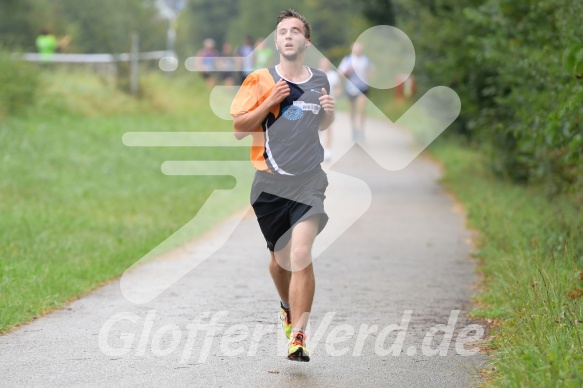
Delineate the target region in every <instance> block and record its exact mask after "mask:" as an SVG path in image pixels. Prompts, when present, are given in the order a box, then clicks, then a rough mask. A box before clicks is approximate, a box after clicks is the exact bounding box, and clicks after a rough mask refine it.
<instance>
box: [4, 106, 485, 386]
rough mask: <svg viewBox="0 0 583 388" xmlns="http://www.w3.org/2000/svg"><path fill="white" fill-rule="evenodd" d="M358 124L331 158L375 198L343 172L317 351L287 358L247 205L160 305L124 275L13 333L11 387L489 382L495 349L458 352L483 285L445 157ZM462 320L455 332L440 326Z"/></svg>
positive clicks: (322, 278) (338, 137) (168, 265)
mask: <svg viewBox="0 0 583 388" xmlns="http://www.w3.org/2000/svg"><path fill="white" fill-rule="evenodd" d="M347 121H348V120H347V117H346V116H345V115H343V114H339V116H338V118H337V121H336V123H335V127H334V131H335V132H334V135H335V147H334V153H335V159H333V161H332V162H331V163H327V164H326V167H327V168H330V167H332V170H333V171H335V172H336V173H342V174H347V175H350V176H352V177H355V178H358V179H359V180H361V181H364V182H366V184H367V185H368V186H369V187H370V195H371V204H370V207H369V208H368V209H367V210H366V212H364V214H363V215H362V216H360V217H359V218H357V219H354V216H353V215H351V213H353V211H352V210H353V209H354V208H356V207H354V206H352V205H351V204H350V200H351V199H350V198H351V187H350V186H346V185H345V186H341V187H340V188H336V189H334V188H333V187H332V180H331V187H330V190H329V191H328V193H327V195H328V198H327V200H326V201H327V202H326V206H327V208H330V209H340V212H338V211H335V212H334V213H335V214H331V220H330V223H331V224H330V225H332V223H333V222H335V218H333V217H334V216H335V217H336V220H340V219H341V218H342V217H345V218H346V219H348V218H349V220H348V221H350V222H349V223H350V226H349V227H348V229H347V230H346V231H345V232H344V233H343V234H342V235H340V236H336V237H337V238H335V240H334V241H333V243H332V244H331V245H330V246H329V247H328V248H327V249H326V250H324V251H323V253H322V254H321V255H320V256H319V257H318V258H317V259H316V260H315V262H314V265H315V272H316V282H317V285H316V297H315V301H314V306H313V313H312V320H311V327H310V331H309V338H308V347H309V349H310V350H311V355H312V361H311V362H309V363H298V362H292V361H288V360H287V359H285V356H284V354H285V350H286V345H285V339H284V338H283V335H282V334H281V331H280V330H279V326H278V325H279V311H278V309H279V306H278V303H279V301H278V298H277V294H276V291H275V288H274V286H273V284H272V282H271V278H270V276H269V273H268V269H267V263H268V253H267V251H266V249H265V246H264V242H263V240H262V237H261V234H260V231H259V228H258V226H257V223H256V221H255V219H254V216H253V214H252V213H251V212H244V213H242V214H240V215H238V216H239V219H240V218H241V217H240V216H244V219H243V221H242V222H241V223H240V224H239V225H238V226H237V228H236V229H235V232H234V233H233V235H232V236H231V238H230V239H229V240H228V242H227V244H225V245H224V246H223V247H222V248H221V249H220V250H219V251H217V252H216V253H215V254H214V255H213V256H212V257H210V258H209V259H208V260H206V261H204V262H203V263H202V264H200V265H199V266H198V267H196V268H195V270H193V271H191V272H190V273H188V274H187V275H186V276H184V277H183V278H182V279H181V280H180V281H178V282H177V283H175V284H174V285H173V286H172V287H171V288H170V289H168V290H167V291H165V292H164V293H162V294H161V295H160V296H159V297H158V298H156V299H154V300H153V301H152V302H150V303H147V304H142V305H136V304H133V303H131V302H129V301H128V300H127V299H126V298H124V296H123V294H122V292H121V291H120V282H119V280H118V281H114V282H112V283H110V284H108V285H106V286H104V287H102V288H100V289H98V290H96V291H95V292H92V293H90V294H89V295H87V296H85V297H83V298H82V299H80V300H77V301H75V302H74V303H71V304H70V305H69V306H68V307H67V308H65V309H63V310H61V311H57V312H55V313H53V314H50V315H48V316H45V317H43V318H40V319H37V320H35V321H34V322H32V323H30V324H27V325H24V326H22V327H20V328H19V329H17V330H15V331H13V332H11V333H8V334H6V335H4V336H1V337H0V376H1V378H0V386H7V387H12V386H14V387H16V386H58V387H69V386H89V387H91V386H152V387H153V386H213V387H214V386H222V387H232V386H265V387H272V386H278V387H287V386H289V387H299V386H307V387H380V386H382V387H425V386H431V387H468V386H474V385H476V384H479V383H480V381H481V380H480V373H479V370H480V368H483V367H484V366H485V362H486V361H487V360H486V357H485V356H484V355H482V354H480V353H472V355H462V354H460V353H462V351H460V349H462V348H463V347H464V345H463V343H462V342H461V340H460V338H462V336H463V335H464V330H465V332H466V333H465V334H467V335H468V336H471V335H473V334H475V331H469V332H468V330H469V329H470V328H471V327H470V328H468V325H470V324H472V323H473V322H470V321H469V320H468V318H467V316H466V314H467V312H468V310H469V309H470V308H471V306H470V298H471V295H472V293H473V286H474V284H475V282H476V281H477V275H476V274H475V272H474V271H475V263H474V261H473V260H472V259H471V258H470V256H469V252H470V250H471V245H470V244H469V241H470V237H471V236H470V233H469V232H468V231H467V230H466V229H465V228H464V217H463V214H460V212H456V211H455V204H454V203H453V201H452V200H451V199H450V197H448V195H447V194H446V193H445V192H444V190H443V188H442V187H441V186H440V185H439V184H438V183H437V180H438V179H439V176H440V171H439V168H438V167H437V166H436V165H435V164H434V163H433V162H431V161H430V160H429V159H427V158H424V157H420V158H417V159H415V160H414V161H413V162H412V163H411V164H410V165H409V166H408V167H407V168H405V169H403V170H401V171H397V172H390V171H386V170H384V169H382V168H381V167H380V166H379V165H378V164H377V163H376V162H375V160H373V159H372V158H371V157H370V156H369V155H368V154H367V153H366V152H365V151H364V150H363V149H362V148H361V147H360V146H359V145H353V144H352V142H351V139H350V137H351V136H350V133H349V132H350V131H349V129H348V126H347ZM367 131H368V134H367V139H366V140H365V142H368V144H371V145H374V146H382V147H385V148H386V152H387V153H391V154H393V155H394V154H397V153H399V152H401V153H407V152H408V151H407V150H408V142H409V140H408V137H407V136H405V135H404V134H403V133H402V132H400V131H399V130H396V129H395V128H390V127H387V125H386V124H383V123H381V122H380V121H375V120H370V121H369V122H368V126H367ZM332 174H333V173H330V174H329V176H332ZM359 187H360V188H362V185H361V186H359ZM365 187H366V186H365ZM343 209H344V211H343ZM237 219H238V218H237V216H236V217H234V218H232V219H230V220H228V221H226V223H225V224H223V226H218V227H217V228H215V230H214V231H212V232H209V234H207V235H206V236H205V237H203V238H201V239H200V240H198V242H196V243H195V245H197V244H198V245H200V244H203V245H204V244H207V243H209V241H212V239H213V238H215V237H216V236H217V234H220V233H221V230H222V229H221V228H223V227H224V225H227V224H229V223H230V222H236V221H237ZM346 219H345V221H346ZM170 256H172V255H170ZM187 260H188V255H184V254H182V255H176V257H170V258H165V259H161V260H155V261H153V262H151V263H149V264H146V265H145V266H143V267H141V268H140V269H138V270H137V271H135V272H133V273H132V275H131V276H134V277H135V278H134V279H138V280H141V279H144V282H145V283H146V284H147V283H148V277H151V276H156V273H158V272H163V270H168V269H170V270H173V269H174V268H176V270H180V268H183V267H181V266H183V265H184V262H185V261H187ZM456 311H459V315H458V317H457V320H455V315H456ZM452 314H453V315H452ZM408 317H410V318H408ZM450 319H452V324H451V325H450V328H451V329H452V330H453V333H450V334H451V340H450V341H448V334H447V333H446V334H444V331H438V330H437V329H438V328H439V327H435V325H439V324H441V325H444V326H445V325H446V324H447V323H448V321H449V320H450ZM391 325H392V326H391ZM405 327H406V331H405V330H404V328H405ZM432 328H433V329H432ZM442 328H443V327H442ZM391 329H394V330H392V331H391ZM446 329H447V330H449V329H448V328H446ZM434 332H435V335H434V336H433V339H432V336H431V334H432V333H434ZM444 339H445V341H444V342H441V341H443V340H444ZM424 340H425V341H426V343H425V346H423V342H424ZM400 341H401V342H400ZM456 341H457V342H456ZM400 343H401V346H399V344H400ZM456 343H457V345H458V348H457V350H456ZM440 344H441V345H442V347H441V348H440V347H439V345H440ZM465 348H467V349H472V348H473V346H472V344H467V345H466V346H465ZM432 349H434V350H435V351H441V354H440V353H438V354H431V350H432ZM392 350H395V354H396V355H393V354H392V353H389V351H392ZM462 350H463V349H462Z"/></svg>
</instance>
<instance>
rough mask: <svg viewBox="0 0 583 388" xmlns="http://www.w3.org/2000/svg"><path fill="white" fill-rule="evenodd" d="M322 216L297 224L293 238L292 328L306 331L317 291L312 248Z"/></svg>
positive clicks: (291, 258) (291, 254)
mask: <svg viewBox="0 0 583 388" xmlns="http://www.w3.org/2000/svg"><path fill="white" fill-rule="evenodd" d="M319 225H320V216H318V215H316V216H312V217H309V218H307V219H305V220H304V221H302V222H300V223H299V224H297V225H296V226H295V227H294V229H293V232H292V238H291V251H290V260H291V269H292V277H291V282H290V288H289V297H290V308H291V317H292V327H293V328H302V329H305V328H306V326H307V324H308V319H309V315H310V311H311V309H312V301H313V299H314V292H315V289H316V281H315V278H314V267H313V266H312V246H313V245H314V240H315V239H316V235H317V234H318V228H319Z"/></svg>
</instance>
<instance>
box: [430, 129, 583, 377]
mask: <svg viewBox="0 0 583 388" xmlns="http://www.w3.org/2000/svg"><path fill="white" fill-rule="evenodd" d="M431 153H432V154H433V155H434V156H435V157H437V159H438V160H440V161H441V162H442V163H443V165H444V170H445V177H444V179H443V182H444V183H445V185H446V187H447V188H448V189H449V190H451V191H452V192H454V193H455V194H456V195H457V196H458V197H459V199H460V200H461V201H462V203H463V204H464V205H465V207H466V209H467V212H468V220H469V224H470V226H471V227H472V228H475V229H477V230H478V232H479V237H478V241H477V245H478V251H477V252H476V256H477V257H478V258H479V259H480V271H481V272H482V273H483V275H484V284H483V289H482V292H481V293H480V295H478V297H477V298H476V303H477V306H478V307H476V308H475V309H474V311H473V312H472V314H473V315H474V316H475V317H477V318H485V319H489V320H492V321H493V322H494V323H495V324H494V327H493V332H492V338H491V340H490V343H489V347H490V351H491V353H492V355H493V360H492V362H491V365H492V369H491V370H490V371H489V373H488V374H489V380H488V383H487V384H488V385H493V386H527V387H530V386H567V387H579V386H582V385H583V347H582V340H583V271H582V270H583V239H582V236H583V218H582V217H581V208H580V206H576V205H575V203H574V202H573V201H572V200H570V199H569V198H555V199H553V200H549V199H548V198H547V197H545V195H544V191H543V190H539V189H537V188H533V187H531V188H527V187H523V186H517V185H515V184H512V183H509V182H505V181H503V180H500V179H499V178H497V177H494V176H493V175H492V174H491V173H490V170H489V169H488V167H487V166H488V163H487V160H486V158H485V157H484V152H483V151H482V150H481V149H479V148H475V147H472V146H468V145H467V144H461V143H459V142H457V141H455V140H453V139H451V138H449V139H443V138H440V139H439V140H438V141H437V142H436V143H434V145H432V146H431Z"/></svg>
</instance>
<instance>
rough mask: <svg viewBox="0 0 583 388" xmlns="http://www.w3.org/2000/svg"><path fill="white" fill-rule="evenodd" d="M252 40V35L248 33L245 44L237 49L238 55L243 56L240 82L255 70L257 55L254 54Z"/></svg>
mask: <svg viewBox="0 0 583 388" xmlns="http://www.w3.org/2000/svg"><path fill="white" fill-rule="evenodd" d="M251 42H252V40H251V37H250V36H249V35H247V36H246V37H245V40H244V42H243V45H242V46H241V47H239V49H238V50H237V55H238V56H240V57H241V66H240V73H239V76H240V80H239V81H240V83H243V81H244V80H245V78H247V76H248V75H249V74H251V73H252V72H253V70H255V56H254V55H253V45H252V44H251Z"/></svg>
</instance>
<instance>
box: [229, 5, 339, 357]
mask: <svg viewBox="0 0 583 388" xmlns="http://www.w3.org/2000/svg"><path fill="white" fill-rule="evenodd" d="M310 44H311V42H310V24H309V23H308V22H307V21H306V19H305V18H304V17H303V16H302V15H300V14H299V13H297V12H296V11H294V10H292V9H286V10H285V11H283V12H282V13H281V14H280V15H279V17H278V18H277V23H276V32H275V48H276V49H277V51H278V52H279V64H277V65H275V66H274V67H271V68H265V69H259V70H257V71H254V72H253V73H251V74H250V75H249V76H248V77H247V78H246V79H245V81H244V83H243V85H242V86H241V89H240V90H239V92H238V93H237V96H236V97H235V99H234V101H233V104H232V106H231V115H232V116H233V117H234V118H235V122H234V126H233V129H234V132H235V136H236V137H237V138H238V139H242V138H243V137H245V136H247V135H248V134H251V135H252V136H253V146H252V148H251V161H252V163H253V165H254V167H255V168H256V169H257V171H256V173H255V178H254V180H253V186H252V189H251V203H252V205H253V209H254V211H255V214H256V216H257V220H258V222H259V227H260V229H261V231H262V233H263V235H264V237H265V240H266V241H267V248H268V249H269V250H270V253H271V261H270V264H269V270H270V273H271V276H272V278H273V281H274V283H275V287H276V289H277V291H278V293H279V296H280V299H281V309H282V321H283V322H282V326H283V330H284V332H285V333H286V336H287V337H288V338H290V341H289V344H288V358H289V359H290V360H296V361H309V360H310V356H309V353H308V351H307V349H306V344H305V340H306V333H305V329H306V326H307V323H308V318H309V313H310V310H311V307H312V301H313V298H314V290H315V279H314V271H313V266H312V245H313V243H314V239H315V238H316V235H317V234H318V233H319V232H320V231H321V230H322V229H323V228H324V226H325V225H326V222H327V221H328V216H327V215H326V213H325V211H324V198H325V195H324V192H325V190H326V187H327V186H328V180H327V177H326V174H325V173H324V171H323V170H322V168H321V167H320V164H321V163H322V161H323V160H324V150H323V148H322V145H321V144H320V140H319V136H318V130H324V129H326V128H327V127H328V126H330V124H331V123H332V121H333V120H334V98H333V97H332V96H330V95H329V92H330V85H329V83H328V80H327V78H326V74H324V73H323V72H322V71H320V70H316V69H311V68H309V67H306V66H304V54H305V50H306V49H307V48H308V47H309V46H310Z"/></svg>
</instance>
